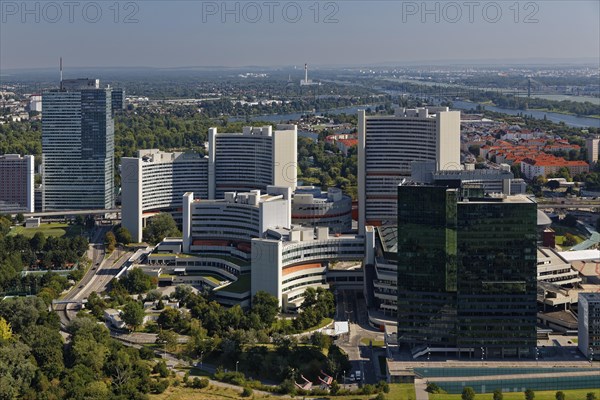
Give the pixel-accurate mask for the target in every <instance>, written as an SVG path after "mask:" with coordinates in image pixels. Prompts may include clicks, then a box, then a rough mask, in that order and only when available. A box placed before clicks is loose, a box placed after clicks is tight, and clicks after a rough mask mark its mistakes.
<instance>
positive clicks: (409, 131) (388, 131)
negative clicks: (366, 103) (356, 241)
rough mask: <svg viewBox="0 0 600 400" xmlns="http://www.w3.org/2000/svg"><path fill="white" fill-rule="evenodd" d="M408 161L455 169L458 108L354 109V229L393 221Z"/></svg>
mask: <svg viewBox="0 0 600 400" xmlns="http://www.w3.org/2000/svg"><path fill="white" fill-rule="evenodd" d="M413 161H435V163H436V170H454V169H456V170H458V169H460V111H449V110H448V108H447V107H429V108H417V109H404V108H399V109H397V110H396V113H395V115H393V116H391V115H373V116H367V115H365V112H364V111H363V110H359V111H358V207H359V209H358V210H359V221H358V222H359V233H360V232H363V231H364V228H365V226H366V225H382V224H387V223H391V224H395V223H396V216H397V208H398V204H397V201H398V195H397V187H398V184H400V183H401V182H402V180H403V179H405V178H410V176H411V163H412V162H413Z"/></svg>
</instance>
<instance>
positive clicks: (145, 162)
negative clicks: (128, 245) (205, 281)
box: [121, 149, 208, 242]
mask: <svg viewBox="0 0 600 400" xmlns="http://www.w3.org/2000/svg"><path fill="white" fill-rule="evenodd" d="M121 190H122V193H121V199H122V200H121V203H122V210H121V212H122V223H123V226H124V227H125V228H127V229H128V230H129V232H130V233H131V236H132V238H133V241H134V242H141V240H142V228H143V226H144V222H145V221H146V220H147V218H150V217H152V216H154V215H156V214H158V213H159V212H168V213H171V214H172V215H173V217H174V218H175V220H176V221H179V222H181V218H182V216H181V207H182V204H183V203H182V199H183V194H184V193H186V192H194V193H196V195H197V196H198V197H199V198H201V199H207V198H208V158H206V157H203V156H202V155H200V154H198V153H194V152H186V153H182V152H174V153H168V152H162V151H160V150H157V149H148V150H139V151H138V155H137V157H123V158H122V159H121Z"/></svg>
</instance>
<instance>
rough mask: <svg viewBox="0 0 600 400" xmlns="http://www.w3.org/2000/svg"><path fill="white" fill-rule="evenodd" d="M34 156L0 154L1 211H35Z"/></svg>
mask: <svg viewBox="0 0 600 400" xmlns="http://www.w3.org/2000/svg"><path fill="white" fill-rule="evenodd" d="M33 168H34V157H33V156H24V157H21V156H20V155H19V154H6V155H4V156H0V212H2V213H14V212H34V211H35V209H34V207H35V201H34V170H33Z"/></svg>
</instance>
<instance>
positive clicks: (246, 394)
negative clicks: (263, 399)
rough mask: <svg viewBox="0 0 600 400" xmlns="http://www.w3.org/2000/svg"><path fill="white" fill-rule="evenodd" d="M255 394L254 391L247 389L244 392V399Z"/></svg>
mask: <svg viewBox="0 0 600 400" xmlns="http://www.w3.org/2000/svg"><path fill="white" fill-rule="evenodd" d="M253 393H254V391H253V390H252V389H250V388H249V387H245V388H244V390H242V397H250V396H252V394H253Z"/></svg>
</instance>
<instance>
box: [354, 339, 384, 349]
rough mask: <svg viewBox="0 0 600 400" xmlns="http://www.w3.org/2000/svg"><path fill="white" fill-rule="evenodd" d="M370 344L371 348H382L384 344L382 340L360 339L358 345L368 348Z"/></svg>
mask: <svg viewBox="0 0 600 400" xmlns="http://www.w3.org/2000/svg"><path fill="white" fill-rule="evenodd" d="M371 342H372V344H373V347H383V346H384V344H385V343H384V342H383V340H373V339H369V338H362V339H360V344H362V345H363V346H369V345H370V344H371Z"/></svg>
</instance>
